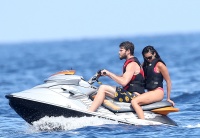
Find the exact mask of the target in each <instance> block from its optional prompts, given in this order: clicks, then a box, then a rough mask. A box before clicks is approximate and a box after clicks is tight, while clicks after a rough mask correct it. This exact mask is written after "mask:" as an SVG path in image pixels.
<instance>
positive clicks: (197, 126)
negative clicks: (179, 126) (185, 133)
mask: <svg viewBox="0 0 200 138" xmlns="http://www.w3.org/2000/svg"><path fill="white" fill-rule="evenodd" d="M186 127H187V128H200V124H197V125H187V126H186Z"/></svg>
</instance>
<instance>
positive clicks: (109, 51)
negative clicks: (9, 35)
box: [0, 34, 200, 138]
mask: <svg viewBox="0 0 200 138" xmlns="http://www.w3.org/2000/svg"><path fill="white" fill-rule="evenodd" d="M199 38H200V34H174V35H162V36H140V37H126V38H110V39H109V38H107V39H103V38H102V39H83V40H76V41H75V40H74V41H69V40H66V41H64V40H63V41H52V42H30V43H17V44H0V92H1V93H0V102H1V110H0V120H1V121H0V137H3V138H7V137H9V138H10V137H12V138H15V137H16V138H17V137H21V138H23V137H30V138H35V137H45V138H51V137H75V138H79V137H142V138H152V137H199V135H200V94H199V93H200V88H199V87H198V86H199V82H200V77H199V76H200V71H199V68H200V64H199V62H198V59H200V54H199V52H200V39H199ZM127 40H128V41H132V42H133V43H134V44H135V56H137V57H138V58H139V60H140V61H141V62H142V61H143V59H142V56H141V51H142V49H143V48H144V46H146V45H153V46H154V47H155V48H156V49H157V50H158V52H159V54H160V55H161V57H162V59H163V60H164V61H165V62H166V64H167V67H168V69H169V73H170V75H171V80H172V92H171V99H172V100H173V101H174V102H175V104H176V105H175V106H176V107H177V108H179V109H180V112H177V113H173V114H170V115H169V116H170V118H172V119H173V120H174V121H176V122H177V123H178V126H177V127H175V126H150V125H145V126H141V125H137V126H133V125H125V124H118V123H117V122H113V121H109V120H104V119H100V118H95V117H89V118H84V117H83V118H64V117H57V118H48V117H46V118H43V120H39V121H38V122H36V123H35V124H34V125H33V126H30V125H29V124H27V123H26V122H25V121H24V120H23V119H22V118H20V117H19V116H18V115H17V114H16V113H15V112H14V110H13V109H11V107H10V106H9V104H8V100H7V99H6V98H5V95H6V94H9V93H12V92H19V91H22V90H25V89H29V88H32V87H34V86H36V85H38V84H41V83H43V80H44V79H46V78H47V77H49V76H50V75H51V74H53V73H55V72H58V71H61V70H66V69H75V70H76V74H78V75H81V76H83V77H84V78H85V79H86V80H87V79H89V78H90V77H91V76H92V75H93V74H94V73H95V72H96V71H98V70H99V69H103V68H105V69H108V70H110V71H112V72H114V73H116V74H119V75H120V74H121V73H122V65H123V62H124V61H120V60H119V57H118V50H119V48H118V45H119V44H120V43H121V42H122V41H127ZM101 81H102V82H103V83H105V84H110V85H116V83H114V82H113V81H112V80H110V79H108V78H102V79H101ZM55 128H59V130H56V129H55Z"/></svg>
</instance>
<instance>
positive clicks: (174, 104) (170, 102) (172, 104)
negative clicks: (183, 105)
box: [167, 99, 175, 106]
mask: <svg viewBox="0 0 200 138" xmlns="http://www.w3.org/2000/svg"><path fill="white" fill-rule="evenodd" d="M167 101H168V102H170V103H171V104H172V105H173V106H174V105H175V103H174V102H173V101H172V100H170V99H167Z"/></svg>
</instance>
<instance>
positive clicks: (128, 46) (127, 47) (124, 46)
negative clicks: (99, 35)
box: [119, 41, 135, 55]
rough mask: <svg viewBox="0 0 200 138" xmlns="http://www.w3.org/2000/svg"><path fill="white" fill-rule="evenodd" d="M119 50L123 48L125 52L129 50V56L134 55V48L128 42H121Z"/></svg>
mask: <svg viewBox="0 0 200 138" xmlns="http://www.w3.org/2000/svg"><path fill="white" fill-rule="evenodd" d="M119 47H120V48H124V49H125V50H130V54H131V55H133V54H134V49H135V46H134V44H133V43H132V42H129V41H125V42H122V43H121V44H120V45H119Z"/></svg>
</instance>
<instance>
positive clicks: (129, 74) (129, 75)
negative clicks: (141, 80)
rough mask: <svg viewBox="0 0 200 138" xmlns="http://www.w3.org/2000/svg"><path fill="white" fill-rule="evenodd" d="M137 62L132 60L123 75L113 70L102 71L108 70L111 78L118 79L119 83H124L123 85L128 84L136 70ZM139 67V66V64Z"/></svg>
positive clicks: (107, 72) (107, 73) (107, 74)
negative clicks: (116, 73)
mask: <svg viewBox="0 0 200 138" xmlns="http://www.w3.org/2000/svg"><path fill="white" fill-rule="evenodd" d="M137 66H138V65H137V63H136V62H131V63H129V64H128V65H127V66H126V72H125V73H124V74H123V75H122V76H117V75H115V74H114V73H112V72H109V71H107V70H103V71H102V72H106V76H109V77H110V78H111V79H113V80H114V81H116V82H117V83H118V84H120V85H122V86H123V87H124V86H126V85H127V84H128V83H129V82H130V81H131V78H132V76H133V75H134V73H135V72H136V67H137ZM138 67H139V66H138Z"/></svg>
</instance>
